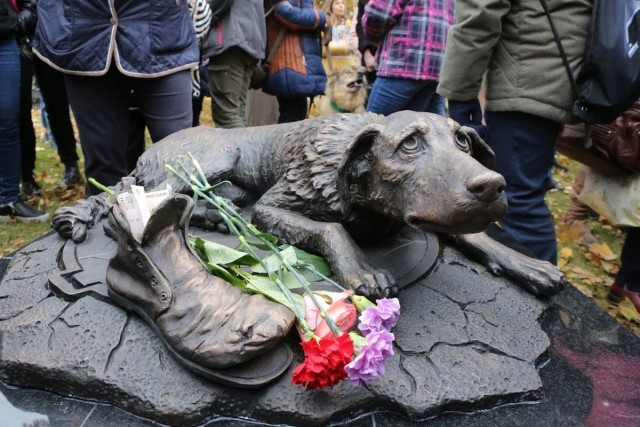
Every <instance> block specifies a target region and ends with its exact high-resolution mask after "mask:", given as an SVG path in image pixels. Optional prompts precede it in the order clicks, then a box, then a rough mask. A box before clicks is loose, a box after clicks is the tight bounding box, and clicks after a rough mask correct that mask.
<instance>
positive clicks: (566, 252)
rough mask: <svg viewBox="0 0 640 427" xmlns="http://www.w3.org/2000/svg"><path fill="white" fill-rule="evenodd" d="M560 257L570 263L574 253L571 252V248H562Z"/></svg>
mask: <svg viewBox="0 0 640 427" xmlns="http://www.w3.org/2000/svg"><path fill="white" fill-rule="evenodd" d="M558 256H559V257H560V259H563V260H566V261H568V260H570V259H571V258H573V251H572V250H571V248H562V249H560V252H559V253H558Z"/></svg>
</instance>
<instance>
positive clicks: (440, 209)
mask: <svg viewBox="0 0 640 427" xmlns="http://www.w3.org/2000/svg"><path fill="white" fill-rule="evenodd" d="M493 159H494V153H493V151H492V150H491V148H489V146H488V145H487V144H486V143H485V142H484V141H483V140H482V139H481V138H480V137H479V136H478V134H477V133H476V132H475V131H474V130H473V129H470V128H467V127H461V126H460V125H459V124H458V123H456V122H454V121H453V120H451V119H445V118H443V117H441V116H438V115H435V114H430V113H418V112H411V111H401V112H398V113H394V114H392V115H390V116H388V117H384V118H382V119H381V120H378V121H376V122H375V123H372V124H369V125H367V126H365V127H364V128H363V129H361V131H360V132H358V134H357V135H356V136H355V138H354V139H353V141H352V143H351V144H350V145H349V147H348V149H347V153H346V154H345V157H344V159H343V160H342V163H341V164H340V166H339V170H338V180H339V183H338V190H339V192H340V197H341V203H342V208H343V213H344V214H345V215H348V214H349V213H350V211H351V209H352V208H353V207H354V206H360V207H365V208H367V209H371V210H374V211H376V212H379V213H381V214H383V215H385V216H388V217H392V218H395V219H397V220H399V221H403V222H405V223H407V224H409V225H411V226H412V227H415V228H419V229H422V230H425V231H431V232H445V233H453V234H456V233H475V232H480V231H482V230H484V229H485V228H486V227H487V226H488V225H489V224H490V223H491V222H494V221H497V220H498V219H500V218H502V217H503V216H504V215H505V214H506V212H507V202H506V196H505V193H504V189H505V186H506V183H505V180H504V178H503V177H502V176H501V175H499V174H498V173H496V172H494V171H492V170H490V168H491V167H492V165H493Z"/></svg>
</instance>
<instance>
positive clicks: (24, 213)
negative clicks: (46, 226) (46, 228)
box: [0, 198, 49, 222]
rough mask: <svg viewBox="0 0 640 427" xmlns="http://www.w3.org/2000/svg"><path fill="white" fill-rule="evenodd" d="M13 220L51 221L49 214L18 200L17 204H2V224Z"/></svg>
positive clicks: (0, 207) (0, 214)
mask: <svg viewBox="0 0 640 427" xmlns="http://www.w3.org/2000/svg"><path fill="white" fill-rule="evenodd" d="M12 218H15V220H16V221H18V222H45V221H48V220H49V214H48V213H46V212H42V211H39V210H37V209H36V208H34V207H33V206H31V205H29V204H27V203H26V202H25V201H24V200H22V199H21V198H18V200H16V201H15V202H9V203H5V204H0V222H8V221H10V220H11V219H12Z"/></svg>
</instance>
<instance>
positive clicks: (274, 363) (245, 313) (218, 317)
mask: <svg viewBox="0 0 640 427" xmlns="http://www.w3.org/2000/svg"><path fill="white" fill-rule="evenodd" d="M193 208H194V203H193V201H192V200H191V198H189V197H187V196H184V195H181V194H172V195H171V196H169V197H168V198H167V199H166V200H164V201H163V202H162V203H161V204H160V205H159V206H158V208H157V209H156V211H155V212H154V213H153V214H152V215H151V218H150V219H149V222H148V223H147V225H146V227H145V229H144V233H143V235H142V238H141V242H140V243H139V242H138V241H136V240H135V239H134V238H133V237H132V235H131V230H130V227H129V223H128V222H127V220H126V218H125V217H124V215H123V213H122V211H121V209H120V207H119V206H118V204H117V202H114V204H113V209H112V211H111V214H110V220H111V226H112V227H113V228H114V230H115V231H116V234H117V239H118V249H117V252H116V254H115V255H114V256H113V258H112V259H111V260H110V261H109V266H108V269H107V277H106V281H107V285H108V293H109V296H110V298H111V299H112V300H114V301H115V302H116V303H117V304H118V305H120V306H122V307H123V308H125V309H127V310H130V311H134V312H135V313H137V314H139V315H140V316H141V317H142V318H143V319H144V320H145V321H146V322H147V323H148V324H149V325H150V326H151V327H152V328H153V329H154V330H155V332H156V334H157V335H158V336H159V337H160V338H161V339H162V341H163V342H164V344H165V345H166V347H167V348H168V349H169V351H170V352H171V353H172V354H173V355H174V356H175V357H176V358H177V360H178V361H179V362H181V363H182V364H183V365H185V366H187V367H188V368H190V369H191V370H193V371H194V372H196V373H197V374H199V375H202V376H204V377H207V378H209V379H211V380H214V381H217V382H221V383H224V384H227V385H231V386H236V387H243V388H253V387H260V386H262V385H265V384H267V383H269V382H271V381H273V380H275V379H276V378H277V377H278V376H280V375H281V374H282V373H283V372H284V371H285V370H286V369H287V368H288V366H289V364H290V363H291V360H292V354H291V351H290V350H289V348H288V347H286V346H285V345H284V344H283V343H281V342H280V341H281V340H282V338H284V337H285V336H286V334H287V333H288V331H289V329H290V328H291V326H292V325H293V322H294V315H293V312H292V311H291V310H289V309H288V308H286V307H284V306H282V305H280V304H277V303H274V302H272V301H269V300H268V299H266V298H265V297H263V296H262V295H249V294H247V293H245V292H244V291H242V290H240V289H239V288H237V287H235V286H233V285H231V284H229V283H228V282H226V281H224V280H222V279H220V278H218V277H216V276H213V275H212V274H210V273H209V271H208V270H207V268H206V267H205V266H204V264H203V263H202V262H201V261H200V259H199V258H198V257H197V256H196V255H195V254H194V252H193V251H192V249H191V247H190V245H189V243H188V242H187V240H186V231H187V228H188V222H189V217H190V214H191V212H192V210H193Z"/></svg>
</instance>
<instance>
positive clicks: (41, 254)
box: [0, 224, 640, 426]
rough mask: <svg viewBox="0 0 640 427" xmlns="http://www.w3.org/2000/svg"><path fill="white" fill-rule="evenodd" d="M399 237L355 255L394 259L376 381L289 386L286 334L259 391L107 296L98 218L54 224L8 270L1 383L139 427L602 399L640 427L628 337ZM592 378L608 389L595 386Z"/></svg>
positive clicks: (537, 420)
mask: <svg viewBox="0 0 640 427" xmlns="http://www.w3.org/2000/svg"><path fill="white" fill-rule="evenodd" d="M407 233H408V234H405V235H403V236H401V237H400V239H399V240H398V241H397V242H395V243H394V244H392V245H391V246H385V247H383V248H380V247H378V248H368V249H367V251H368V252H369V254H370V255H371V256H372V257H373V258H374V259H376V261H377V262H379V263H382V264H384V263H385V261H384V260H385V259H387V261H388V260H389V259H391V260H392V261H391V266H394V268H395V269H396V273H397V274H398V275H399V276H402V278H403V280H402V281H403V282H404V283H405V284H406V286H404V287H403V288H402V289H401V292H400V294H399V297H398V298H399V300H400V304H401V307H402V308H401V316H400V320H399V323H398V325H397V326H396V328H395V330H394V333H395V335H396V346H395V355H394V356H393V357H392V358H391V359H390V360H388V363H387V373H386V375H385V376H384V377H382V378H380V379H378V380H376V381H373V382H370V383H368V384H366V385H365V386H363V387H353V386H352V385H351V384H349V383H348V382H343V383H341V384H340V385H338V386H336V387H333V388H330V389H325V390H319V391H306V390H304V389H303V388H302V387H299V386H294V385H293V384H291V372H292V371H293V369H294V367H295V366H297V365H298V364H299V363H300V362H301V361H302V359H303V356H302V352H301V351H300V348H299V344H298V341H297V338H296V337H295V336H294V335H291V336H290V337H289V338H288V344H289V345H290V347H291V349H292V350H293V351H294V362H293V364H292V366H291V367H290V369H289V372H287V373H285V375H284V376H282V377H281V378H280V379H279V380H278V381H277V382H275V383H274V384H272V385H270V386H268V387H266V388H263V389H259V390H238V389H233V388H229V387H225V386H221V385H218V384H216V383H213V382H210V381H207V380H205V379H202V378H199V377H196V376H195V375H194V374H192V373H191V372H190V371H188V370H186V369H184V368H183V367H182V366H181V365H179V364H177V363H176V362H175V360H174V359H173V358H172V357H171V356H170V354H169V353H168V351H167V350H166V349H165V348H164V346H163V345H162V343H161V341H160V340H159V339H158V338H157V337H156V336H155V335H154V333H153V331H152V330H151V329H150V328H149V327H148V326H147V324H145V323H144V322H143V321H142V320H140V319H139V318H138V317H137V316H136V315H134V314H130V313H127V312H125V311H123V310H122V309H120V308H119V307H117V306H115V305H112V304H110V303H109V301H108V299H106V298H104V295H103V292H102V290H103V287H104V283H103V281H104V272H105V269H106V264H107V262H108V259H109V258H110V256H111V254H112V253H113V252H114V250H115V243H114V242H113V241H111V240H110V239H109V238H107V237H106V236H104V234H103V233H102V227H101V226H100V224H99V225H98V226H96V227H95V228H94V229H92V230H91V232H90V236H89V239H88V241H87V242H85V243H83V244H81V245H78V246H77V247H75V245H73V244H67V245H66V246H65V241H64V240H63V239H61V238H60V237H58V236H57V235H55V234H50V235H48V236H46V237H44V238H43V239H40V240H38V241H35V242H33V243H32V244H30V245H28V246H27V247H25V248H24V249H22V250H21V251H19V252H18V253H16V254H14V255H13V257H12V259H11V262H10V264H9V265H8V266H7V265H6V264H5V265H4V267H6V272H5V273H4V275H3V277H2V281H1V282H0V338H1V341H0V345H1V346H0V380H1V381H2V382H3V383H4V384H5V385H4V386H2V387H0V391H1V392H2V393H4V394H5V395H6V396H7V397H8V399H9V402H11V403H12V404H13V405H14V406H17V407H18V408H20V409H23V410H26V411H31V412H39V413H42V414H47V415H49V416H50V417H53V418H54V419H57V418H56V417H70V418H72V419H73V420H86V419H91V420H92V423H90V425H96V426H110V425H114V426H115V425H145V426H146V425H151V422H147V421H145V420H142V419H138V418H135V417H134V416H139V417H144V418H146V419H149V420H152V421H155V422H159V423H163V424H169V425H180V426H189V425H194V426H195V425H202V424H206V423H207V422H209V421H214V422H220V421H224V420H226V421H227V422H228V423H229V424H230V425H241V424H244V423H245V421H243V420H253V421H257V422H263V423H274V424H287V425H305V426H306V425H322V424H326V423H330V422H344V423H347V424H348V425H363V426H364V425H367V426H369V425H376V426H380V425H402V424H407V425H411V424H412V422H413V421H411V420H414V421H416V420H424V419H425V418H429V417H436V418H433V419H432V420H431V421H432V422H434V423H435V424H436V425H437V424H443V425H460V424H466V425H469V424H474V423H476V422H478V423H479V424H477V425H495V423H496V420H497V419H501V418H502V417H507V418H508V419H509V420H511V421H510V422H508V424H518V425H553V424H559V423H565V421H574V422H575V423H577V424H580V423H582V422H584V421H585V420H586V419H591V418H589V417H596V418H594V419H595V420H602V419H604V420H606V419H607V417H611V416H613V415H611V414H608V413H607V412H606V409H602V408H605V405H604V403H603V402H604V401H605V400H606V399H609V400H607V401H611V399H614V398H615V399H618V400H616V402H617V403H616V408H620V407H621V406H620V405H622V407H623V408H622V409H624V414H625V415H626V416H632V417H636V418H635V420H636V421H637V422H640V409H639V408H638V404H639V403H638V402H640V392H639V391H638V387H637V384H638V383H640V362H639V359H638V355H639V354H640V343H639V341H640V340H638V339H637V338H636V337H634V336H633V335H631V334H630V333H629V332H628V331H627V330H626V329H624V328H622V327H620V326H619V325H618V324H617V323H616V322H615V321H614V320H613V319H611V318H609V317H608V316H607V315H606V314H604V313H603V312H601V311H600V310H599V309H598V308H597V307H596V306H594V305H593V304H592V303H591V302H590V301H588V300H587V299H586V298H584V297H582V296H581V295H580V294H578V293H577V292H576V291H575V290H573V289H567V290H565V291H563V292H562V293H561V294H560V295H558V296H556V297H554V298H553V299H551V300H550V301H549V300H547V301H542V300H538V299H535V298H534V297H532V296H530V295H528V294H526V293H525V292H523V291H521V290H520V289H519V288H517V287H516V286H515V285H514V284H513V283H510V282H509V281H508V280H505V279H502V278H496V277H494V276H492V275H490V274H489V273H487V272H486V271H485V269H484V268H483V267H481V266H480V265H477V264H475V263H473V262H470V261H469V260H468V259H466V258H465V257H464V256H463V255H461V254H460V253H459V252H458V251H457V250H455V249H452V248H444V249H443V250H442V251H441V255H440V256H439V257H438V258H437V260H435V261H434V259H435V258H434V256H435V254H436V252H437V251H436V252H434V245H435V240H433V239H434V237H433V236H429V235H424V236H422V235H415V234H413V235H412V234H411V233H409V232H407ZM207 237H208V238H219V239H222V240H224V239H226V238H227V237H224V236H217V237H216V236H212V235H209V236H207ZM63 247H64V249H63ZM412 254H413V255H412ZM416 254H417V255H416ZM412 256H413V258H412ZM394 257H395V258H394ZM407 259H412V260H411V261H410V262H408V263H407V262H404V261H406V260H407ZM403 260H404V261H403ZM73 262H76V264H77V265H73ZM433 262H435V264H434V265H433V267H432V268H429V267H430V265H431V264H433ZM413 266H418V267H419V268H413ZM0 268H3V266H2V265H1V264H0ZM0 273H1V270H0ZM49 278H52V284H53V287H52V286H51V285H50V284H49ZM60 278H62V279H64V280H65V281H66V283H67V284H68V285H65V284H64V282H62V281H60V280H59V279H60ZM56 281H57V285H56ZM65 286H66V287H65ZM52 288H53V289H58V290H57V291H56V293H54V292H52V290H51V289H52ZM59 288H64V289H66V293H64V292H63V293H62V295H61V292H60V289H59ZM74 291H75V292H76V293H78V294H80V295H75V296H74V295H73V294H74ZM61 296H62V297H63V298H64V299H63V298H62V297H61ZM76 297H77V299H75V300H73V299H74V298H76ZM543 325H544V329H546V331H547V332H545V330H543ZM549 336H551V338H552V339H550V338H549ZM552 342H553V347H552V351H551V352H548V351H547V350H548V348H549V347H550V345H551V343H552ZM613 368H615V369H613ZM618 368H620V369H619V370H618ZM602 372H609V373H610V374H611V375H612V376H614V378H616V381H615V383H612V384H609V383H607V385H602V384H603V383H602V381H601V380H603V381H604V380H606V378H604V379H603V378H602V376H603V375H602ZM592 375H595V376H598V375H600V376H599V377H597V378H596V377H594V376H592ZM633 375H635V377H634V376H633ZM627 377H629V378H627ZM632 379H634V380H635V382H631V383H630V382H629V381H631V380H632ZM596 380H598V381H600V382H596ZM605 382H606V381H605ZM633 384H635V386H634V387H632V385H633ZM15 387H18V388H15ZM25 389H31V390H25ZM33 389H35V390H44V391H46V392H50V393H54V394H49V393H45V392H41V391H34V390H33ZM613 389H616V390H620V393H616V392H615V390H613ZM60 396H65V397H60ZM77 399H79V400H77ZM533 402H539V403H538V404H537V405H515V406H514V405H508V406H506V407H505V406H501V405H504V404H507V403H533ZM572 402H574V403H572ZM103 404H108V405H103ZM596 404H601V405H600V406H601V407H598V408H599V409H598V408H596V407H595V405H596ZM0 405H1V403H0ZM61 405H62V406H64V408H66V409H61ZM114 407H116V408H120V409H121V410H124V411H126V412H122V411H121V410H119V409H116V408H114ZM496 407H498V408H497V409H494V410H492V411H487V412H479V413H476V414H473V415H465V414H448V415H442V413H444V412H447V411H466V412H469V411H471V412H473V411H478V410H484V409H490V408H496ZM563 407H566V408H565V409H566V410H564V409H563V413H558V410H559V409H558V408H563ZM545 408H546V409H545ZM549 410H551V413H548V411H549ZM1 411H2V408H0V412H1ZM541 411H547V413H545V414H546V415H544V416H542V415H541V414H542V413H543V412H541ZM554 411H555V412H554ZM61 414H62V415H61ZM232 420H233V421H232ZM528 421H530V422H528ZM542 421H545V422H544V423H543V422H542ZM575 423H573V422H572V423H570V424H575ZM87 425H89V424H87Z"/></svg>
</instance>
